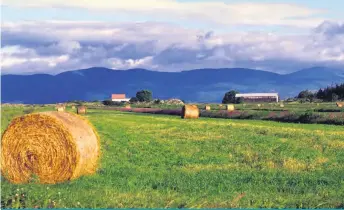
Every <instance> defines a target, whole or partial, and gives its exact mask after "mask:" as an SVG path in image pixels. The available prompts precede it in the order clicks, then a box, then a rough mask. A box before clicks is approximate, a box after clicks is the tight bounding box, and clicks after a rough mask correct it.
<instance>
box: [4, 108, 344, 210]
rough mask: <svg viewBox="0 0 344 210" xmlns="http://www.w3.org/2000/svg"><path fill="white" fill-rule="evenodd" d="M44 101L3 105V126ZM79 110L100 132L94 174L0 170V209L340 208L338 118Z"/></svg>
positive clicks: (343, 183) (341, 135)
mask: <svg viewBox="0 0 344 210" xmlns="http://www.w3.org/2000/svg"><path fill="white" fill-rule="evenodd" d="M49 109H52V108H49V107H45V108H35V109H31V110H28V109H27V108H11V107H3V108H2V110H1V114H2V117H1V123H2V125H1V131H2V133H3V132H4V130H5V128H6V126H7V125H8V123H9V122H10V120H11V119H12V118H13V117H15V116H19V115H22V114H24V113H25V112H26V113H28V112H32V111H34V112H37V111H42V110H43V111H45V110H49ZM67 111H72V110H71V109H67ZM85 116H86V117H87V118H88V119H89V120H90V122H91V123H92V124H93V125H94V126H95V128H96V129H97V131H98V134H99V135H100V139H101V152H102V157H101V161H100V166H99V169H98V171H97V173H96V174H95V175H92V176H86V177H82V178H80V179H77V180H74V181H70V182H66V183H62V184H56V185H40V184H35V183H29V184H24V185H14V184H11V183H9V182H7V181H6V180H5V179H3V177H2V178H1V181H2V185H1V191H2V193H1V200H2V201H1V207H2V208H24V207H26V208H34V207H40V208H49V207H54V208H117V207H119V208H132V207H142V208H184V207H185V208H221V207H232V208H343V207H344V175H343V174H344V129H343V126H334V125H307V124H292V123H278V122H269V121H256V120H233V119H213V118H200V119H196V120H187V119H185V120H184V119H181V118H180V117H179V116H167V115H152V114H140V113H128V112H118V111H111V110H108V111H105V110H89V111H88V113H87V114H86V115H85Z"/></svg>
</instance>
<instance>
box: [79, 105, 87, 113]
mask: <svg viewBox="0 0 344 210" xmlns="http://www.w3.org/2000/svg"><path fill="white" fill-rule="evenodd" d="M86 112H87V107H86V106H78V108H77V109H76V113H77V114H86Z"/></svg>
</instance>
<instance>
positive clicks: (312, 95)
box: [296, 83, 344, 102]
mask: <svg viewBox="0 0 344 210" xmlns="http://www.w3.org/2000/svg"><path fill="white" fill-rule="evenodd" d="M296 98H298V99H301V100H308V101H310V102H313V101H315V100H321V101H338V100H344V83H342V84H337V85H335V86H329V87H326V88H323V89H322V88H321V89H319V90H318V91H316V92H312V91H309V90H303V91H301V92H300V93H299V95H298V96H297V97H296Z"/></svg>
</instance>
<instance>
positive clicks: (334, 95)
mask: <svg viewBox="0 0 344 210" xmlns="http://www.w3.org/2000/svg"><path fill="white" fill-rule="evenodd" d="M338 98H339V96H338V95H337V94H335V93H332V101H333V102H335V101H338Z"/></svg>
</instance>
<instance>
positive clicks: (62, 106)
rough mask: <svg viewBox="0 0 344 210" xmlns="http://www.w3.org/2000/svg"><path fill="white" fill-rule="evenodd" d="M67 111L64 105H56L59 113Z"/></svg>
mask: <svg viewBox="0 0 344 210" xmlns="http://www.w3.org/2000/svg"><path fill="white" fill-rule="evenodd" d="M65 110H66V106H65V105H63V104H57V105H56V111H58V112H64V111H65Z"/></svg>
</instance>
